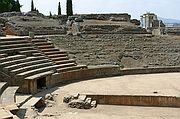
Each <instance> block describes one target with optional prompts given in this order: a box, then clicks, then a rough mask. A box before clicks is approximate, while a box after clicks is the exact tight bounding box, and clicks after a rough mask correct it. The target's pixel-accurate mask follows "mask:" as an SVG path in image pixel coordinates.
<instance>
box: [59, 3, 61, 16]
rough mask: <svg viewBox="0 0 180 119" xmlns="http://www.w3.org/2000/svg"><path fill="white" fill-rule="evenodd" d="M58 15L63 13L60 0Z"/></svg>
mask: <svg viewBox="0 0 180 119" xmlns="http://www.w3.org/2000/svg"><path fill="white" fill-rule="evenodd" d="M58 15H61V3H60V2H59V5H58Z"/></svg>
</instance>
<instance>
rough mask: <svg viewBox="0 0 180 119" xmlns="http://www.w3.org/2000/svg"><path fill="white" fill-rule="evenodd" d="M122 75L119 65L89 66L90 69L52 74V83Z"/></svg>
mask: <svg viewBox="0 0 180 119" xmlns="http://www.w3.org/2000/svg"><path fill="white" fill-rule="evenodd" d="M117 75H120V68H119V66H96V67H88V69H83V70H78V71H72V72H65V73H61V74H54V75H52V77H51V78H52V81H54V82H51V84H52V85H56V84H57V83H62V82H64V83H68V82H74V81H78V80H86V79H93V78H102V77H110V76H117Z"/></svg>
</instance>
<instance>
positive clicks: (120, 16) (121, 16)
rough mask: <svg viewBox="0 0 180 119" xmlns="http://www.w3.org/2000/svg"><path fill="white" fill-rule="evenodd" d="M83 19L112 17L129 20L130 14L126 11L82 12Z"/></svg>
mask: <svg viewBox="0 0 180 119" xmlns="http://www.w3.org/2000/svg"><path fill="white" fill-rule="evenodd" d="M82 16H84V19H98V20H110V19H112V18H119V19H121V21H130V19H131V15H129V14H127V13H122V14H83V15H82Z"/></svg>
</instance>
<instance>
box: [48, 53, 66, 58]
mask: <svg viewBox="0 0 180 119" xmlns="http://www.w3.org/2000/svg"><path fill="white" fill-rule="evenodd" d="M47 56H48V57H49V58H56V57H66V56H68V55H67V53H65V54H53V55H47Z"/></svg>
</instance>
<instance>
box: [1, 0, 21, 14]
mask: <svg viewBox="0 0 180 119" xmlns="http://www.w3.org/2000/svg"><path fill="white" fill-rule="evenodd" d="M20 8H21V5H20V3H19V0H16V1H15V0H0V13H3V12H13V11H15V12H21V10H20Z"/></svg>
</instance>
